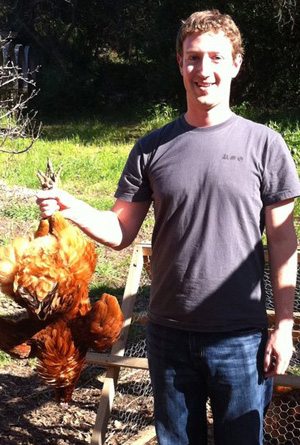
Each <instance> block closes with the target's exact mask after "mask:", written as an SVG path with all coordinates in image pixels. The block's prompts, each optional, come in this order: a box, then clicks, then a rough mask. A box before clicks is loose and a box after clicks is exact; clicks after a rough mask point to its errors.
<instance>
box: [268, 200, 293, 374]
mask: <svg viewBox="0 0 300 445" xmlns="http://www.w3.org/2000/svg"><path fill="white" fill-rule="evenodd" d="M265 210H266V234H267V244H268V251H269V261H270V273H271V283H272V290H273V297H274V306H275V327H274V331H273V332H272V333H271V335H270V337H269V340H268V343H267V347H266V352H265V361H264V367H265V373H266V377H272V376H275V375H278V374H284V373H285V372H286V370H287V367H288V365H289V362H290V359H291V357H292V353H293V339H292V329H293V307H294V297H295V287H296V277H297V238H296V234H295V229H294V221H293V213H294V200H293V199H289V200H286V201H282V202H279V203H276V204H273V205H270V206H267V207H266V209H265Z"/></svg>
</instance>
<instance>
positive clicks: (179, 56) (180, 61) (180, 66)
mask: <svg viewBox="0 0 300 445" xmlns="http://www.w3.org/2000/svg"><path fill="white" fill-rule="evenodd" d="M176 57H177V63H178V66H179V70H180V73H181V75H182V57H181V55H180V54H178V53H177V55H176Z"/></svg>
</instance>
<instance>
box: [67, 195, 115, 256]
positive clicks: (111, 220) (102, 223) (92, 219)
mask: <svg viewBox="0 0 300 445" xmlns="http://www.w3.org/2000/svg"><path fill="white" fill-rule="evenodd" d="M62 214H63V215H64V216H65V217H66V218H68V219H70V220H71V221H72V222H74V223H75V224H76V225H77V226H78V227H79V228H80V229H81V230H82V231H83V232H84V233H85V234H86V235H88V236H89V237H91V238H93V239H94V240H95V241H97V242H99V243H101V244H104V245H106V246H109V247H112V248H117V247H118V246H120V245H121V243H122V239H123V233H122V228H121V225H120V222H119V219H118V215H117V214H116V213H114V212H113V211H111V210H108V211H100V210H96V209H94V208H93V207H91V206H90V205H88V204H86V203H85V202H83V201H80V200H76V204H75V205H73V206H72V208H70V209H65V210H62Z"/></svg>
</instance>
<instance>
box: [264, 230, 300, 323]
mask: <svg viewBox="0 0 300 445" xmlns="http://www.w3.org/2000/svg"><path fill="white" fill-rule="evenodd" d="M269 261H270V271H271V283H272V290H273V297H274V306H275V323H276V326H275V328H283V327H286V328H290V329H292V326H293V309H294V298H295V288H296V279H297V240H296V237H291V238H290V239H289V240H280V241H277V242H272V243H270V245H269Z"/></svg>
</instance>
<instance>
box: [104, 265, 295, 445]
mask: <svg viewBox="0 0 300 445" xmlns="http://www.w3.org/2000/svg"><path fill="white" fill-rule="evenodd" d="M150 266H151V258H150V257H144V271H143V273H142V277H141V281H140V288H139V292H138V295H137V298H136V302H135V306H134V315H133V321H132V323H131V327H130V333H129V338H128V342H127V345H126V350H125V356H128V357H147V351H146V340H145V329H146V323H145V322H146V314H147V305H148V299H149V290H150V284H151V271H150ZM264 286H265V290H266V306H267V309H269V310H274V304H273V296H272V288H271V281H270V273H269V267H268V264H266V267H265V273H264ZM294 311H295V312H300V266H299V265H298V278H297V290H296V298H295V306H294ZM299 367H300V344H299V342H297V343H296V344H295V352H294V355H293V358H292V360H291V366H290V371H292V372H293V371H295V370H296V371H298V372H299ZM299 379H300V375H299ZM299 402H300V390H297V389H293V388H290V387H278V388H276V387H275V388H274V396H273V400H272V402H271V405H270V407H269V410H268V413H267V415H266V417H265V424H264V445H279V444H285V445H300V403H299ZM207 406H208V424H209V426H210V429H211V426H212V425H211V424H212V416H211V412H210V405H209V401H208V405H207ZM153 422H154V414H153V397H152V388H151V382H150V378H149V372H148V371H147V370H130V369H126V368H121V371H120V375H119V380H118V384H117V388H116V396H115V399H114V407H113V410H112V413H111V417H110V421H109V424H108V429H107V435H106V440H105V444H107V445H119V444H120V445H121V444H122V445H125V444H126V443H129V442H130V439H132V438H133V437H134V436H136V435H137V434H138V433H140V432H141V431H142V430H143V429H146V428H147V427H148V426H149V425H151V424H153ZM130 443H132V442H130ZM147 443H148V442H147ZM154 443H156V442H153V441H151V444H154ZM208 443H209V444H210V445H213V443H214V442H213V438H212V437H211V435H210V436H209V439H208Z"/></svg>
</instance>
